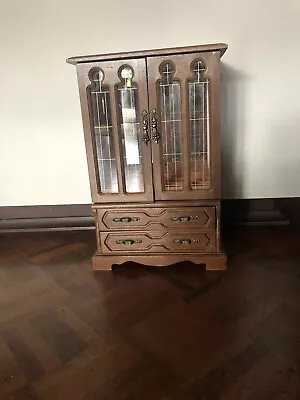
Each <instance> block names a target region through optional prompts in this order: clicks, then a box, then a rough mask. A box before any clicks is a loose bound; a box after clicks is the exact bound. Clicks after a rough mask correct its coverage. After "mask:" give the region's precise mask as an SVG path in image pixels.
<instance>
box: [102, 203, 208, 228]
mask: <svg viewBox="0 0 300 400" xmlns="http://www.w3.org/2000/svg"><path fill="white" fill-rule="evenodd" d="M96 210H97V211H96V212H97V219H98V224H99V230H100V231H105V230H112V229H115V230H121V229H125V230H135V231H136V230H144V229H145V230H159V229H160V230H165V229H176V228H180V229H185V228H187V229H190V228H197V229H203V230H209V229H214V228H215V218H216V217H215V215H216V212H215V207H181V208H138V207H137V208H135V209H114V210H102V209H96Z"/></svg>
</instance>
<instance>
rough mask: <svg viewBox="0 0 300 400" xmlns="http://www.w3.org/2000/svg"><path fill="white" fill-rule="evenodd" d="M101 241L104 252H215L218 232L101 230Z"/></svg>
mask: <svg viewBox="0 0 300 400" xmlns="http://www.w3.org/2000/svg"><path fill="white" fill-rule="evenodd" d="M100 242H101V250H102V252H103V253H112V252H114V253H138V252H139V253H141V252H142V253H145V252H147V253H148V252H149V253H151V252H157V253H165V252H173V253H189V252H194V253H195V252H196V253H199V252H203V253H213V252H215V251H216V232H215V231H214V230H212V231H205V232H191V231H186V232H184V231H183V232H180V233H178V232H172V231H171V232H155V231H152V232H134V233H131V232H113V233H108V232H100Z"/></svg>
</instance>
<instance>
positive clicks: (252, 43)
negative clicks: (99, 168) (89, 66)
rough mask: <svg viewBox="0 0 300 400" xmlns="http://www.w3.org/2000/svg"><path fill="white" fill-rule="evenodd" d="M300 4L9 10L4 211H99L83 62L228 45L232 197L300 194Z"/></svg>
mask: <svg viewBox="0 0 300 400" xmlns="http://www.w3.org/2000/svg"><path fill="white" fill-rule="evenodd" d="M299 21H300V2H299V0H285V1H282V0H263V1H262V0H252V1H245V0H244V1H243V0H227V1H224V0H210V1H203V0H190V1H188V2H183V1H176V0H173V1H170V0H169V1H162V0H150V1H142V0H131V1H127V2H124V1H117V0H110V1H100V0H85V1H83V0H81V1H79V0H51V1H49V0H47V1H46V0H26V1H24V0H10V1H4V0H2V2H1V3H0V49H1V62H0V76H1V89H0V135H1V136H0V205H33V204H68V203H86V202H90V201H91V199H90V191H89V182H88V173H87V164H86V158H85V149H84V141H83V133H82V123H81V115H80V108H79V99H78V94H77V81H76V73H75V67H73V66H70V65H68V64H66V63H65V59H66V58H67V57H70V56H74V55H85V54H93V53H102V52H112V51H126V50H140V49H148V48H149V49H150V48H157V47H172V46H184V45H194V44H204V43H214V42H225V43H228V44H229V49H228V51H227V53H226V54H225V55H224V57H223V63H224V68H223V85H224V88H223V103H224V105H223V126H224V129H223V158H224V166H225V172H224V197H227V198H233V197H239V198H255V197H281V196H284V197H285V196H300V180H299V176H300V157H299V151H300V150H299V149H300V136H299V133H300V132H299V127H300V91H299V89H300V56H299V47H300V24H299Z"/></svg>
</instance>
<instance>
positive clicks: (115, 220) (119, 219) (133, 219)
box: [113, 217, 140, 222]
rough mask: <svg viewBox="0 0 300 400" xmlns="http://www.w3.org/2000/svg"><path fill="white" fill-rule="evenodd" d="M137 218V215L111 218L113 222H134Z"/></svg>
mask: <svg viewBox="0 0 300 400" xmlns="http://www.w3.org/2000/svg"><path fill="white" fill-rule="evenodd" d="M139 220H140V219H139V217H121V218H114V219H113V221H114V222H136V221H139Z"/></svg>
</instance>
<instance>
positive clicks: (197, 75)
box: [147, 52, 220, 200]
mask: <svg viewBox="0 0 300 400" xmlns="http://www.w3.org/2000/svg"><path fill="white" fill-rule="evenodd" d="M219 59H220V56H219V52H211V53H193V54H183V55H174V56H162V57H149V58H147V65H148V77H149V78H148V79H149V106H150V109H149V111H150V113H151V115H150V118H151V130H152V132H151V134H152V139H154V140H152V154H153V164H154V177H153V179H154V187H155V198H156V199H157V200H174V199H184V200H189V199H216V198H219V196H220V154H219V153H220V149H219V146H220V139H219V135H220V126H219V125H220V120H219V118H220V116H219V85H220V76H219V61H220V60H219Z"/></svg>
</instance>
